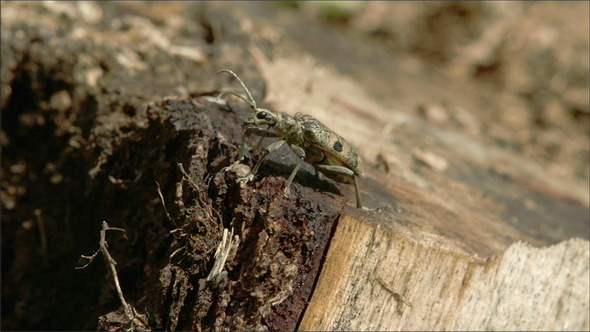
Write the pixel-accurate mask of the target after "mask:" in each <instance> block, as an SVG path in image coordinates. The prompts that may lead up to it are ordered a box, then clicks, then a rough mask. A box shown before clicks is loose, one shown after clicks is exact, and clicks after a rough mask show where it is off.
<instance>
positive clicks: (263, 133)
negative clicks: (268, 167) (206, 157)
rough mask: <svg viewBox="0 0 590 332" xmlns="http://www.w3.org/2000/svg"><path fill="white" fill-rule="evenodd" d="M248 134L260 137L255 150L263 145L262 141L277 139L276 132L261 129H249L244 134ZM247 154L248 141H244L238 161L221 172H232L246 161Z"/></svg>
mask: <svg viewBox="0 0 590 332" xmlns="http://www.w3.org/2000/svg"><path fill="white" fill-rule="evenodd" d="M246 134H252V135H256V136H260V140H259V141H258V143H256V146H255V147H254V150H256V149H258V147H259V146H260V144H261V143H262V140H263V139H264V138H265V137H277V134H275V133H274V132H272V131H270V130H264V129H260V128H256V127H249V128H247V129H246V131H245V132H244V135H246ZM245 154H246V141H245V140H244V141H243V142H242V144H241V145H240V151H239V152H238V159H236V161H235V162H234V163H233V164H231V165H229V166H227V167H224V168H223V169H222V170H221V171H222V172H227V171H230V170H232V169H233V168H234V167H236V166H237V165H239V164H240V163H241V162H242V161H244V156H245Z"/></svg>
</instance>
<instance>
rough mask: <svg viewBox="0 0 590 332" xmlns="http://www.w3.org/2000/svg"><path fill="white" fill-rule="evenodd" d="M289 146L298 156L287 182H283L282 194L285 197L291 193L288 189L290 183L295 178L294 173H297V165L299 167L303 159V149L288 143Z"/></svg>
mask: <svg viewBox="0 0 590 332" xmlns="http://www.w3.org/2000/svg"><path fill="white" fill-rule="evenodd" d="M290 147H291V149H292V150H293V152H295V154H296V155H297V157H299V161H297V164H296V165H295V168H294V169H293V171H292V172H291V175H289V178H288V179H287V182H286V183H285V190H284V191H283V195H284V196H285V197H289V195H291V189H290V187H291V183H292V182H293V179H294V178H295V175H296V174H297V171H298V170H299V167H301V164H303V160H304V159H305V150H303V149H302V148H300V147H298V146H297V145H290Z"/></svg>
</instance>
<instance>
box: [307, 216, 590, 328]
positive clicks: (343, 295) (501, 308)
mask: <svg viewBox="0 0 590 332" xmlns="http://www.w3.org/2000/svg"><path fill="white" fill-rule="evenodd" d="M589 251H590V247H589V245H588V241H585V240H581V239H572V240H569V241H564V242H561V243H559V244H557V245H553V246H550V247H546V248H534V247H531V246H530V245H527V244H525V243H516V244H514V245H512V246H510V248H508V250H506V252H504V253H503V254H502V255H500V256H496V257H493V258H489V259H486V260H483V261H482V260H477V259H474V258H473V257H471V256H468V255H465V254H462V253H459V252H456V251H453V250H446V249H441V248H440V247H438V246H436V245H434V243H431V244H426V243H424V242H423V241H415V239H413V238H408V237H407V236H404V235H400V233H399V232H396V229H395V228H394V227H391V226H387V225H384V224H381V223H376V222H375V221H374V220H366V219H364V218H362V217H360V216H355V215H347V216H344V217H342V218H341V219H340V222H339V224H338V227H337V229H336V233H335V234H334V237H333V238H332V241H331V243H330V249H329V251H328V255H327V257H326V261H325V263H324V265H323V268H322V272H321V275H320V278H319V281H318V284H317V286H316V288H315V291H314V294H313V297H312V299H311V302H310V303H309V305H308V307H307V310H306V312H305V315H304V317H303V320H302V322H301V325H300V326H299V329H300V330H304V331H359V330H360V331H391V330H467V331H469V330H472V331H473V330H587V329H588V311H589V310H590V308H589V307H588V297H589V295H590V294H589V293H588V279H589V277H590V276H589V275H588V269H589V268H588V260H589V256H588V252H589Z"/></svg>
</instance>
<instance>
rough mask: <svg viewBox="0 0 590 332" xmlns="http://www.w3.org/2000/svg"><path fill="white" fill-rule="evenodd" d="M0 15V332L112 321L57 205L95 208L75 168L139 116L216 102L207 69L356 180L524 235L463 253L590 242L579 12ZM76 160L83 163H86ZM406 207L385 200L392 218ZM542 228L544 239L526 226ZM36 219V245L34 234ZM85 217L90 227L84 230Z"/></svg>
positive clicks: (151, 9)
mask: <svg viewBox="0 0 590 332" xmlns="http://www.w3.org/2000/svg"><path fill="white" fill-rule="evenodd" d="M1 6H2V7H1V8H2V13H1V15H2V16H1V17H2V72H1V73H2V78H1V82H0V83H1V86H0V88H1V92H2V96H1V105H2V132H1V137H0V138H1V140H0V141H1V144H2V196H1V203H2V328H3V329H5V330H12V329H23V330H29V329H65V330H79V329H94V328H96V323H97V317H98V316H99V315H102V314H105V313H106V312H108V310H114V309H115V308H116V307H117V300H116V298H114V296H113V293H112V289H110V288H109V286H105V285H108V284H110V282H111V281H110V279H109V278H106V277H105V278H102V277H101V278H96V277H94V274H100V275H101V276H102V275H104V274H105V270H104V268H103V267H102V266H100V265H101V264H102V262H98V263H94V265H93V266H91V267H90V268H89V272H84V274H76V275H73V274H72V273H73V272H72V271H74V270H73V268H74V266H75V265H77V261H78V258H79V255H80V254H88V253H89V252H91V251H92V249H93V248H95V243H96V238H97V234H98V231H97V230H98V226H96V225H98V222H99V221H100V220H102V219H101V217H103V215H102V214H103V213H106V212H105V211H104V210H101V209H100V208H99V207H95V206H92V204H90V203H79V204H78V203H77V202H75V204H73V205H71V206H70V205H69V203H68V202H67V201H68V200H69V201H75V200H80V197H87V196H84V195H88V193H89V192H90V193H96V195H98V193H102V192H101V189H96V186H97V183H95V182H92V181H91V180H90V177H89V174H90V176H94V175H95V174H96V173H97V172H98V169H99V168H100V166H101V164H100V162H99V161H97V160H98V157H96V155H93V156H88V155H89V154H92V153H95V154H96V153H97V152H96V151H98V150H99V149H98V148H96V146H97V145H99V147H100V148H101V149H104V150H108V149H109V148H111V146H108V145H107V146H100V144H97V143H95V142H97V141H99V142H100V140H101V139H103V138H104V137H110V136H109V135H111V134H112V133H113V132H115V129H113V128H119V127H117V126H122V127H124V126H123V125H121V123H124V124H125V125H129V123H131V122H132V121H131V120H129V119H137V118H140V117H141V116H142V113H141V112H140V111H136V107H137V109H139V108H140V105H143V103H145V102H148V101H153V100H158V99H162V98H164V97H167V96H177V97H178V96H184V97H186V96H199V95H203V94H214V93H215V92H217V91H219V90H220V89H221V88H226V87H227V86H229V84H230V82H229V80H225V81H224V80H223V79H222V78H220V79H218V77H217V76H216V74H215V73H216V72H217V70H219V69H220V68H232V69H234V70H235V71H236V72H239V73H240V76H241V77H242V78H243V79H244V80H245V81H246V82H247V84H248V86H249V87H250V89H251V90H252V92H253V93H254V95H255V97H256V98H257V100H259V101H260V102H259V105H265V106H269V107H272V108H273V109H276V110H278V111H282V112H287V113H289V114H294V113H295V112H305V113H309V114H312V115H313V116H315V117H317V118H318V119H320V120H321V121H322V122H324V123H326V124H327V125H328V126H329V127H330V128H332V129H333V130H334V131H336V132H338V133H340V134H341V135H343V136H345V137H346V139H347V140H349V141H350V142H351V143H352V144H353V145H354V146H355V147H357V149H358V151H359V154H360V155H361V156H362V157H363V160H365V162H366V165H367V166H366V168H367V169H368V170H370V174H372V175H371V176H370V177H368V178H369V179H368V180H366V181H367V183H368V184H373V183H374V182H376V181H380V178H379V177H386V176H389V177H390V178H391V179H393V180H392V181H399V184H400V187H401V188H403V185H404V184H406V183H409V185H408V186H415V187H417V188H420V190H424V191H428V192H431V193H433V195H439V196H438V197H442V198H441V201H443V202H445V203H446V202H456V203H457V205H456V206H461V207H463V204H464V203H465V206H466V208H465V209H466V210H464V211H463V210H461V211H459V212H458V214H460V215H462V216H463V215H465V216H467V217H466V219H469V218H468V217H470V216H471V215H469V213H470V212H469V211H471V212H473V213H474V214H477V213H481V214H482V215H483V214H484V212H481V210H484V209H485V211H486V212H485V213H490V214H492V213H497V214H498V216H496V217H497V218H498V220H500V219H501V220H504V219H506V220H509V222H511V223H512V224H511V225H510V227H514V228H515V229H519V230H521V231H522V232H525V233H526V232H528V233H526V236H525V237H522V238H521V237H514V238H513V237H511V236H510V235H504V237H501V236H498V238H499V240H498V241H499V244H497V246H496V247H494V246H489V247H485V246H484V245H482V247H481V248H480V247H477V243H476V242H477V241H475V240H473V243H476V244H473V247H474V248H475V249H474V250H476V251H478V250H480V251H481V252H482V253H484V254H494V253H497V252H500V251H501V250H503V249H505V248H506V247H507V246H509V245H510V244H511V243H513V241H516V240H522V239H524V240H527V241H529V242H531V243H533V244H536V245H546V244H551V243H557V242H559V241H562V240H564V239H567V238H570V237H573V236H580V237H583V238H586V239H588V237H589V236H590V235H589V234H588V229H589V226H588V223H589V221H588V219H589V218H590V217H589V216H588V215H587V208H588V205H589V201H588V196H589V193H588V186H589V183H590V169H589V163H590V157H589V155H590V152H589V150H590V142H589V135H590V106H589V105H590V96H589V84H590V83H589V80H590V78H589V77H590V67H589V66H590V64H589V63H590V61H589V60H590V50H589V45H590V42H589V38H590V35H589V31H590V21H589V15H588V13H589V10H590V8H589V2H587V1H575V2H568V1H560V2H557V1H555V2H550V1H538V2H532V1H531V2H529V1H520V2H517V1H407V2H406V1H395V2H390V1H368V2H361V1H351V2H340V1H317V2H308V1H273V2H259V1H255V2H234V1H231V2H221V1H220V2H158V1H132V2H92V1H83V2H60V1H45V2H2V4H1ZM60 66H61V67H60ZM47 68H50V69H47ZM54 68H59V70H54ZM234 83H235V82H234ZM236 91H237V90H236ZM108 94H110V95H111V96H112V95H113V94H118V96H120V99H116V100H115V99H112V100H111V99H108V98H111V97H103V96H105V95H108ZM146 95H148V96H150V97H151V98H153V99H151V100H150V99H149V98H147V97H145V96H146ZM113 114H115V115H116V116H115V115H113ZM117 121H118V122H117ZM125 121H129V122H125ZM130 126H131V125H130ZM86 144H88V145H89V146H92V147H93V148H94V149H95V150H92V151H90V152H88V151H82V150H83V147H85V146H86ZM92 144H94V145H92ZM424 165H426V166H424ZM474 169H483V171H481V172H477V171H474ZM379 172H380V173H379ZM470 172H471V173H470ZM375 174H380V175H375ZM86 181H88V182H86ZM370 181H373V182H370ZM503 181H504V182H503ZM402 182H403V183H402ZM389 183H392V182H389ZM508 183H509V184H510V185H512V184H515V186H516V185H518V186H523V187H526V188H528V189H527V190H529V189H530V190H531V191H534V192H535V193H540V194H541V195H544V196H543V197H541V196H534V195H532V194H531V195H530V196H527V197H526V199H524V200H522V202H521V197H520V196H518V195H515V196H518V197H517V198H516V199H514V198H513V197H510V199H511V200H512V199H514V200H518V203H514V202H512V201H504V200H503V199H507V200H508V198H507V197H508V196H510V195H508V191H509V190H512V189H514V190H516V189H515V188H516V187H514V188H513V187H510V186H508ZM465 184H466V185H465ZM118 185H119V184H118ZM120 185H121V186H123V185H124V184H120ZM396 185H397V183H396ZM392 187H393V186H392ZM365 188H369V187H368V186H366V187H365ZM395 188H398V187H395ZM475 188H477V189H475ZM93 190H94V191H93ZM365 190H366V191H367V192H368V191H369V189H365ZM392 190H394V191H395V190H396V189H392ZM64 192H67V193H68V195H63V194H62V193H64ZM407 192H408V191H405V192H403V190H399V192H396V195H397V196H396V197H397V198H399V201H401V202H403V198H404V197H403V195H407ZM522 192H524V193H525V194H527V195H528V194H530V192H529V191H526V192H525V190H524V189H523V191H522ZM474 193H475V194H474ZM367 196H369V197H368V201H369V203H373V204H374V202H372V201H371V197H370V195H369V194H367ZM68 197H69V198H68ZM474 197H475V198H474ZM490 197H491V198H490ZM545 197H551V202H554V201H558V202H559V203H555V204H556V205H555V208H553V205H551V204H553V203H551V204H549V203H547V202H548V201H547V200H544V199H545ZM470 199H473V200H474V201H469V200H470ZM478 199H481V201H483V202H484V203H483V204H480V201H477V200H478ZM553 199H554V200H553ZM492 200H494V202H492V203H490V201H492ZM407 201H410V203H408V204H416V205H419V203H420V200H419V199H416V201H412V200H410V199H408V200H407ZM497 201H500V202H501V204H500V203H498V204H496V203H497ZM414 202H418V203H414ZM563 202H566V203H563ZM70 203H71V202H70ZM562 203H563V204H562ZM441 204H442V203H441ZM503 204H504V205H503ZM568 204H569V205H568ZM156 205H157V206H158V207H159V202H158V201H157V200H156ZM449 205H451V204H449ZM545 205H547V206H550V208H548V210H550V211H549V212H548V211H544V210H542V209H540V208H542V207H543V206H545ZM41 211H43V213H41ZM64 216H68V218H69V216H73V217H72V219H71V220H73V221H71V220H70V219H68V218H66V217H64ZM99 216H100V217H99ZM546 216H549V217H548V218H552V219H551V220H552V222H553V223H547V224H543V225H542V226H539V225H537V224H535V223H534V222H533V221H535V220H541V219H542V218H543V217H546ZM564 216H567V217H564ZM414 217H415V218H414V219H412V222H414V223H416V224H420V222H421V219H420V218H424V224H428V225H431V224H430V223H431V222H432V221H431V220H428V219H427V216H414ZM435 217H436V216H435ZM477 217H478V218H481V219H483V220H486V218H487V217H488V215H484V216H481V215H477ZM562 217H563V220H561V219H560V218H562ZM478 218H474V219H473V220H476V221H477V220H480V219H478ZM565 219H567V220H572V222H571V223H569V224H568V223H567V222H566V221H565ZM43 220H45V221H44V223H45V225H46V227H47V229H48V233H49V240H48V239H47V238H44V236H43V235H42V232H39V231H38V229H39V227H40V226H39V225H40V224H41V223H42V221H43ZM91 220H92V222H94V223H96V225H95V226H96V227H95V226H93V227H90V228H89V229H86V228H85V227H86V226H83V224H84V223H85V222H91ZM519 220H520V223H519ZM562 224H563V225H562ZM560 225H562V226H560ZM572 225H573V226H572ZM436 226H437V227H440V228H441V229H444V225H442V224H441V225H436ZM482 227H483V228H484V229H483V231H482V232H485V231H488V229H485V227H490V232H492V231H498V230H494V229H492V227H493V226H486V225H482ZM499 228H500V231H498V232H501V231H502V229H501V227H499ZM462 231H463V232H465V233H469V232H471V229H469V228H465V229H464V230H462ZM441 233H444V232H441ZM508 233H509V232H507V234H508ZM490 234H494V233H493V232H492V233H490ZM527 236H528V237H527ZM47 241H48V242H47ZM535 241H536V242H535ZM500 242H501V243H500ZM47 243H49V245H48V244H47ZM52 244H53V247H52ZM47 246H49V247H50V248H51V250H50V252H49V253H47V251H46V250H47ZM43 248H45V249H43ZM478 252H479V251H478ZM139 260H140V259H139ZM135 263H136V264H137V266H135V267H133V269H134V270H133V271H134V273H135V274H131V273H122V275H123V276H125V275H127V277H126V278H127V280H123V283H124V288H125V287H127V288H126V289H128V290H129V292H133V291H134V288H133V287H135V286H134V285H139V283H138V282H136V280H135V279H133V278H134V277H133V276H137V275H142V274H143V273H144V272H145V271H144V269H143V266H142V265H141V264H140V263H138V262H135ZM130 264H131V263H130ZM101 269H102V270H101ZM124 278H125V277H124ZM138 278H139V277H138ZM103 286H104V287H103ZM100 287H103V289H102V292H101V291H100ZM137 287H138V288H139V289H135V290H137V291H138V292H142V291H145V290H143V289H141V287H140V286H137ZM108 294H110V295H108Z"/></svg>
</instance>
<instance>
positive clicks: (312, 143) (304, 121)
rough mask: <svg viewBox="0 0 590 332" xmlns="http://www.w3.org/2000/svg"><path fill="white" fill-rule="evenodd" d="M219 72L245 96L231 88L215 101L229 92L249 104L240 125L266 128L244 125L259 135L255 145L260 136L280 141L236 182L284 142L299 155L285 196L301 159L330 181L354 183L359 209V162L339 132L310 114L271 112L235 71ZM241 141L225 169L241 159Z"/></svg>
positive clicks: (360, 206)
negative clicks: (258, 103)
mask: <svg viewBox="0 0 590 332" xmlns="http://www.w3.org/2000/svg"><path fill="white" fill-rule="evenodd" d="M223 72H226V73H230V74H231V75H232V76H234V77H235V78H236V79H237V80H238V82H240V85H241V86H242V88H244V91H246V96H247V97H244V96H242V95H239V94H237V93H235V92H232V91H223V92H221V93H220V94H219V95H218V96H217V100H218V101H219V99H220V98H221V97H223V96H224V95H226V94H230V95H233V96H235V97H238V98H240V99H241V100H243V101H245V102H246V103H248V104H249V105H250V107H252V110H253V112H252V114H250V116H249V117H248V119H247V120H246V121H245V122H244V123H243V126H261V125H267V128H266V129H262V128H258V127H248V128H247V129H246V134H253V135H256V136H260V137H261V139H260V141H259V142H258V144H257V146H256V147H258V146H259V145H260V143H261V142H262V139H264V137H278V138H279V139H280V140H279V141H277V142H275V143H272V144H270V145H269V146H267V147H266V149H265V150H264V154H263V155H262V157H261V158H260V159H259V160H258V162H257V163H256V165H255V166H254V168H253V169H252V170H251V171H250V173H249V174H248V175H246V176H245V177H244V178H240V179H238V181H240V182H249V181H251V180H252V179H254V176H255V175H256V173H257V172H258V168H259V167H260V164H261V163H262V161H263V160H264V158H266V156H267V155H268V154H269V153H271V152H273V151H275V150H277V149H278V148H280V147H281V146H282V145H283V144H285V143H287V144H288V145H289V147H290V148H291V150H293V152H294V153H295V154H296V155H297V157H299V160H298V162H297V164H296V165H295V168H294V169H293V172H291V175H290V176H289V178H288V179H287V183H286V184H285V190H284V196H285V197H289V194H290V189H289V187H290V186H291V183H292V182H293V178H295V175H296V174H297V171H298V170H299V167H300V166H301V164H302V163H303V162H304V161H305V162H306V163H309V164H311V165H312V166H313V167H314V168H315V169H316V171H319V172H321V173H323V174H324V175H326V176H327V177H329V178H330V179H332V180H335V181H338V182H342V183H349V184H354V189H355V192H356V206H357V208H363V205H362V203H361V195H360V192H359V188H358V184H357V177H358V176H360V175H362V174H363V164H362V162H361V158H360V157H359V156H358V154H357V153H356V151H355V150H354V149H353V148H352V146H350V144H348V143H347V142H346V141H345V140H344V139H343V138H342V137H341V136H340V135H338V134H336V133H335V132H333V131H332V130H330V129H329V128H328V127H326V126H325V125H324V124H322V123H321V122H320V121H318V120H317V119H316V118H314V117H312V116H311V115H307V114H302V113H296V114H295V116H291V115H288V114H285V113H280V112H273V111H270V110H267V109H264V108H259V107H257V106H256V101H255V100H254V98H252V94H251V93H250V91H249V90H248V88H247V87H246V85H245V84H244V82H243V81H242V80H241V79H240V77H239V76H238V75H236V73H234V72H233V71H231V70H229V69H223V70H221V71H219V72H218V73H217V74H221V73H223ZM244 145H245V143H243V144H242V146H241V148H240V153H239V155H238V160H237V161H236V162H235V163H233V164H232V165H231V166H229V167H227V168H226V170H227V169H231V168H233V167H234V166H235V165H237V164H239V163H240V162H241V161H242V160H243V158H244V148H245V146H244Z"/></svg>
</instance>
